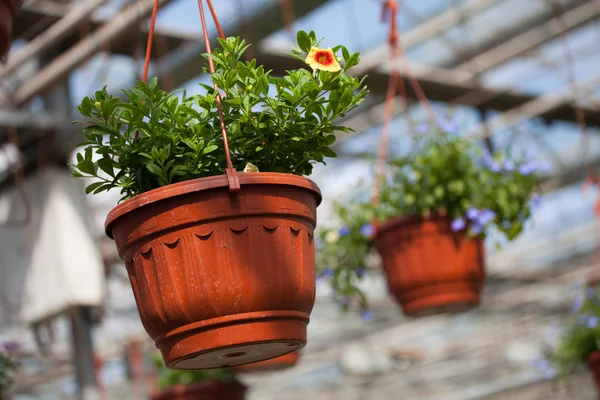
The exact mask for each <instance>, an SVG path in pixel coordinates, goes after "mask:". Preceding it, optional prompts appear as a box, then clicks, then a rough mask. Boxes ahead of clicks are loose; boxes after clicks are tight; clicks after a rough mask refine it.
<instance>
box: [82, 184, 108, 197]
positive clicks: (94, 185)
mask: <svg viewBox="0 0 600 400" xmlns="http://www.w3.org/2000/svg"><path fill="white" fill-rule="evenodd" d="M103 184H104V182H94V183H92V184H89V185H88V186H87V187H86V188H85V193H86V194H90V193H91V192H92V191H94V190H96V189H97V188H99V187H100V186H102V185H103Z"/></svg>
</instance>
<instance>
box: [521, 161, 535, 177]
mask: <svg viewBox="0 0 600 400" xmlns="http://www.w3.org/2000/svg"><path fill="white" fill-rule="evenodd" d="M537 168H538V165H537V163H536V162H535V161H527V162H526V163H524V164H521V165H519V173H520V174H521V175H531V174H532V173H534V172H535V171H536V170H537Z"/></svg>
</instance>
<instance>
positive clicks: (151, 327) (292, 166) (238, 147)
mask: <svg viewBox="0 0 600 400" xmlns="http://www.w3.org/2000/svg"><path fill="white" fill-rule="evenodd" d="M206 2H207V3H208V5H209V7H210V8H211V9H212V8H213V7H212V3H211V1H210V0H206ZM203 3H204V2H203V1H199V2H198V8H199V12H200V16H201V24H202V30H203V32H204V41H205V46H206V49H207V54H205V57H206V58H207V60H208V67H209V70H210V71H211V73H212V80H213V86H212V87H211V86H207V85H202V86H203V88H204V89H205V90H204V91H203V92H202V93H198V94H195V95H193V96H187V95H186V94H185V93H183V95H182V96H180V95H179V94H178V93H166V92H164V91H163V90H160V89H159V87H158V82H157V80H156V78H154V79H151V80H150V81H149V82H148V83H146V82H145V81H146V75H147V72H148V69H147V67H148V63H146V64H145V65H146V69H145V71H144V79H143V80H142V82H139V83H138V85H137V86H136V87H135V88H133V89H130V90H125V91H124V92H125V94H126V95H127V97H128V98H127V100H125V101H122V100H121V99H119V98H118V97H115V96H112V95H110V94H109V93H108V92H107V91H106V89H103V90H100V91H97V92H96V93H95V95H94V96H93V97H91V98H84V99H83V100H82V102H81V105H80V106H79V107H78V111H79V112H80V113H81V114H82V115H83V117H84V118H85V121H84V122H86V123H88V124H89V125H88V126H86V127H85V128H84V135H85V137H86V139H87V140H86V142H83V143H82V144H81V146H83V147H85V150H84V151H83V152H81V153H79V154H78V155H77V164H76V165H73V166H72V169H73V174H74V175H75V176H83V177H90V178H93V179H95V182H94V183H92V184H90V185H89V186H88V187H87V188H86V191H87V193H94V194H96V193H100V192H102V191H104V190H109V189H112V188H120V189H121V193H122V194H123V198H124V199H126V201H125V202H123V203H122V204H120V205H118V206H117V207H115V208H114V209H113V210H112V211H111V212H110V213H109V215H108V217H107V220H106V225H105V228H106V233H107V235H108V236H109V237H111V238H113V239H114V240H115V243H116V246H117V249H118V252H119V255H120V257H121V258H122V259H123V261H124V262H125V265H126V267H127V271H128V274H129V278H130V280H131V286H132V288H133V293H134V296H135V300H136V303H137V307H138V310H139V313H140V317H141V320H142V323H143V325H144V328H145V329H146V332H148V334H149V335H150V337H151V338H152V339H153V340H154V342H155V344H156V346H157V347H158V349H159V350H160V351H161V353H162V356H163V359H164V361H165V363H166V366H167V367H169V368H172V369H182V370H199V369H209V368H221V367H223V368H225V367H233V366H236V365H240V364H247V363H253V362H258V361H263V360H267V359H270V358H274V357H279V356H283V355H285V354H287V353H291V352H293V351H296V350H299V349H300V348H302V347H303V346H304V345H305V344H306V325H307V324H308V321H309V314H310V312H311V310H312V307H313V304H314V301H315V261H314V244H313V231H314V229H315V225H316V208H317V205H318V204H319V203H320V202H321V194H320V191H319V189H318V187H317V186H316V185H315V184H314V183H313V182H312V181H310V180H308V179H306V178H304V177H303V176H302V175H309V174H310V173H311V172H312V168H313V164H314V163H315V162H322V161H323V159H324V157H326V156H329V157H331V156H335V153H334V152H333V151H332V150H331V149H330V148H329V146H330V145H332V144H333V143H334V142H335V135H334V134H333V132H334V131H337V130H348V128H345V127H339V126H334V125H333V121H334V120H336V118H338V117H339V116H342V115H344V114H345V113H347V112H348V111H350V110H352V109H354V108H355V107H357V106H358V105H359V104H360V103H361V102H362V101H363V100H364V98H365V96H366V88H365V87H364V85H363V84H362V81H361V80H360V79H358V78H355V77H352V76H350V75H348V74H347V69H348V68H351V67H352V66H353V65H356V64H358V62H359V54H358V53H355V54H350V53H349V52H348V50H347V49H346V48H345V47H343V46H338V47H336V50H337V49H339V50H340V51H341V53H342V55H343V57H344V60H345V65H344V67H343V68H342V66H341V65H339V63H338V61H337V60H338V58H337V57H338V56H337V55H336V54H335V52H334V51H333V50H330V49H318V48H317V44H318V42H317V36H316V34H315V33H314V32H310V33H306V32H303V31H300V32H299V33H298V48H296V49H295V50H294V53H293V55H294V56H295V57H296V58H299V59H301V60H303V61H306V63H307V64H308V65H307V66H306V67H305V68H299V69H297V70H291V71H288V72H287V73H286V75H285V76H284V77H282V78H276V77H272V76H271V75H270V72H269V71H266V70H265V68H264V67H263V66H261V65H256V61H255V60H253V61H251V62H243V61H242V59H243V55H244V51H245V50H246V49H247V47H248V46H247V45H246V42H245V41H244V40H242V39H240V38H234V37H230V38H225V37H221V40H220V41H219V48H216V49H215V50H214V51H212V50H211V46H210V40H209V38H208V37H207V27H206V21H205V17H204V8H203ZM156 4H158V3H156ZM157 7H158V5H155V8H154V10H153V11H154V12H153V19H152V20H151V25H153V24H154V22H155V16H156V12H157V11H158V10H157ZM213 17H214V18H215V25H216V26H217V27H219V26H220V24H219V23H218V21H217V20H216V16H215V15H214V13H213ZM152 31H153V30H152V29H150V32H152ZM150 39H151V38H150ZM148 49H151V46H148ZM148 51H149V50H148ZM313 53H314V54H313ZM149 59H150V53H149V52H147V54H146V60H149ZM308 66H310V69H309V68H307V67H308ZM270 87H277V90H278V91H279V92H278V93H277V94H276V95H273V94H272V92H271V91H270ZM221 97H223V99H222V98H221ZM317 115H318V116H319V118H317V117H316V116H317ZM317 122H318V123H317ZM217 150H219V151H217ZM94 156H95V157H94ZM238 171H240V172H238ZM241 171H243V172H241Z"/></svg>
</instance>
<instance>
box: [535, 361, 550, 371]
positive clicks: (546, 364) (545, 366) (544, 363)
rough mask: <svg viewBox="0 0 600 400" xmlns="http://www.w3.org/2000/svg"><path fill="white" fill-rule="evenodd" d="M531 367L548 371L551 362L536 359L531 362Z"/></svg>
mask: <svg viewBox="0 0 600 400" xmlns="http://www.w3.org/2000/svg"><path fill="white" fill-rule="evenodd" d="M531 365H532V366H533V367H534V368H536V369H538V370H540V371H546V370H547V369H548V368H549V367H550V362H549V361H548V360H546V359H545V358H536V359H534V360H533V361H532V362H531Z"/></svg>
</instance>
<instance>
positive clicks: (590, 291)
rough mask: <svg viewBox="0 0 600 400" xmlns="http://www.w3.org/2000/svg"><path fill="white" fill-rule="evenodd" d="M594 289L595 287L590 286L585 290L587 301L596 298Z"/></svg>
mask: <svg viewBox="0 0 600 400" xmlns="http://www.w3.org/2000/svg"><path fill="white" fill-rule="evenodd" d="M596 290H597V289H596V287H595V286H590V287H588V288H587V297H588V299H593V298H594V297H596Z"/></svg>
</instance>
